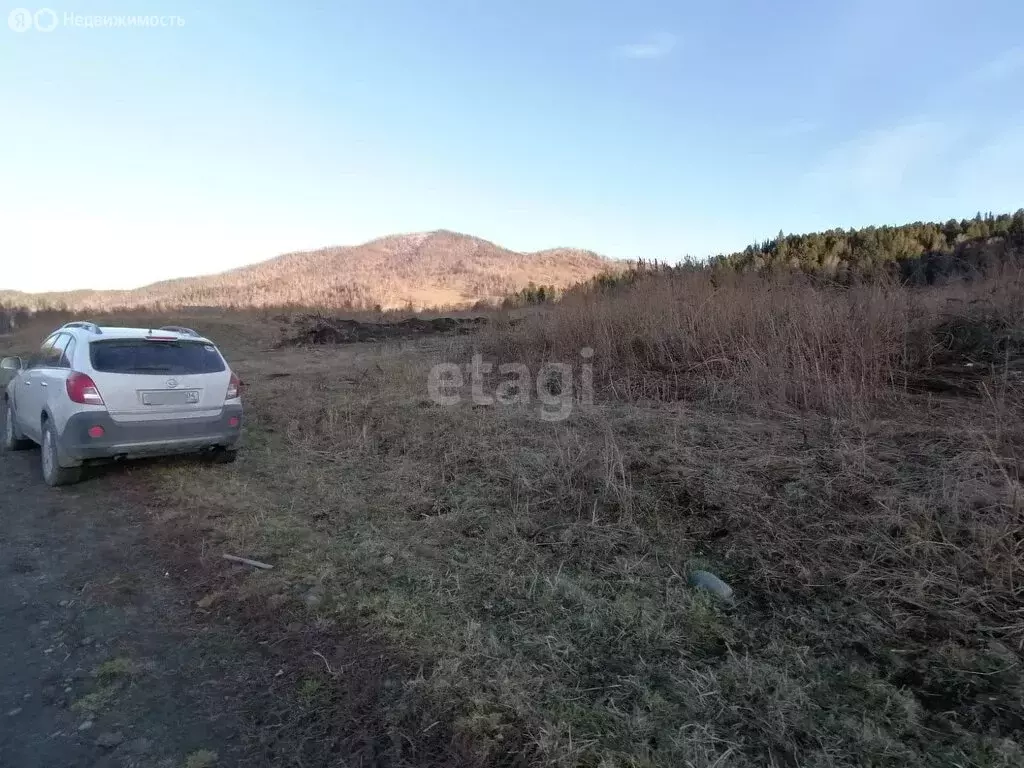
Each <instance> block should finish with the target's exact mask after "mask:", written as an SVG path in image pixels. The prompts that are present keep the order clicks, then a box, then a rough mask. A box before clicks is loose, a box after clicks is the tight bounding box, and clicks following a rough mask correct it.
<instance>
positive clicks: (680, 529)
mask: <svg viewBox="0 0 1024 768" xmlns="http://www.w3.org/2000/svg"><path fill="white" fill-rule="evenodd" d="M643 290H644V291H645V293H644V294H643V296H642V300H641V301H638V300H637V298H638V297H637V296H633V297H631V298H630V297H628V296H624V297H619V298H615V297H612V298H605V299H602V300H597V299H590V298H587V299H583V300H581V302H580V304H579V305H576V306H573V305H566V306H564V307H562V308H559V309H555V310H554V311H550V312H547V313H537V314H536V315H535V316H530V317H528V318H527V319H526V320H524V322H522V323H520V324H518V325H516V326H514V327H507V326H506V327H500V326H499V327H498V328H496V329H495V330H494V331H493V332H491V333H489V334H488V335H487V336H485V337H481V338H479V339H477V340H476V343H477V344H478V345H479V347H480V348H481V349H484V350H489V351H490V352H491V354H492V355H494V356H495V357H496V358H499V359H502V360H513V359H515V360H520V361H523V362H526V363H528V364H530V365H531V367H533V368H536V366H538V365H539V364H540V363H541V362H542V361H547V360H556V359H564V360H569V361H572V360H576V359H577V358H578V350H579V348H580V347H582V346H592V347H594V348H595V349H596V350H597V355H596V357H595V359H594V364H595V370H596V372H597V378H598V383H599V385H600V388H601V392H600V394H599V397H598V399H597V403H596V404H595V405H593V406H584V405H581V404H578V405H577V407H576V408H575V409H574V410H573V412H572V415H571V416H570V417H569V418H568V419H566V420H564V421H561V422H545V421H542V420H540V419H539V418H538V416H537V410H536V405H516V406H493V407H479V406H474V405H473V404H472V403H471V402H469V401H468V400H466V401H464V402H463V403H461V404H459V405H456V406H449V407H441V406H438V405H436V404H434V403H433V402H432V401H431V400H430V398H429V397H427V388H426V380H427V372H428V370H429V368H430V366H431V365H432V364H434V363H436V362H438V361H441V360H456V361H464V360H466V359H468V357H469V355H470V353H471V351H472V349H471V347H470V346H463V345H462V344H461V342H460V343H459V344H458V345H456V344H455V343H452V344H444V345H442V344H440V343H439V342H437V341H430V342H426V343H417V344H415V345H350V346H341V347H323V348H315V349H311V350H295V349H279V350H273V351H265V350H267V348H268V347H269V343H268V340H269V336H271V335H272V333H273V332H274V331H276V329H275V328H273V327H270V328H267V327H265V326H259V325H257V326H252V325H249V324H241V325H239V326H238V327H237V328H234V329H229V328H228V325H224V326H223V327H221V328H215V327H213V325H212V324H211V326H210V327H209V328H207V327H204V326H203V325H202V324H199V327H200V329H201V330H204V331H206V332H208V333H210V335H212V336H213V337H214V338H217V339H218V340H219V341H221V342H222V345H223V346H224V347H225V348H226V350H227V351H228V353H229V354H230V355H231V356H232V361H233V363H234V364H235V365H236V366H237V368H238V369H239V370H240V372H241V374H242V377H243V379H245V380H246V381H247V382H248V384H249V386H248V388H247V391H246V394H245V397H246V400H247V404H248V409H249V410H248V413H249V415H250V421H249V425H248V428H247V440H248V449H247V450H246V451H245V452H244V454H243V456H242V458H241V459H240V460H239V462H238V463H237V464H236V465H234V466H233V467H231V468H228V469H225V468H207V467H202V468H197V467H195V466H192V465H182V464H180V463H177V464H172V465H167V466H165V467H156V468H152V467H150V468H147V469H146V470H145V472H146V473H149V474H147V477H149V478H150V479H151V480H152V481H153V482H154V483H155V486H156V487H155V490H154V497H153V501H152V506H153V509H154V511H155V512H156V513H157V517H158V520H159V521H161V522H162V523H163V524H167V525H171V524H176V525H179V526H181V525H184V526H187V527H189V528H190V529H191V530H194V531H196V532H197V535H202V536H203V537H205V538H206V540H207V541H208V542H210V543H211V544H213V545H215V546H219V545H220V542H222V541H226V542H229V545H230V547H231V548H232V550H233V551H236V552H240V553H244V554H246V555H249V556H252V557H256V558H257V559H261V560H267V561H270V562H273V563H275V565H277V568H276V569H275V571H273V572H271V574H270V575H268V574H263V573H261V574H254V575H252V576H251V577H250V579H249V581H248V582H247V583H246V584H245V586H244V589H243V592H244V593H245V594H246V595H248V596H249V598H250V599H252V596H253V595H256V596H260V595H262V596H265V597H267V599H271V600H272V599H275V598H274V597H273V595H272V594H270V593H276V592H284V593H286V594H288V595H292V596H294V597H295V598H298V599H305V600H306V601H307V602H308V603H309V605H310V606H311V608H310V611H311V614H312V615H311V618H310V621H311V622H315V623H316V624H317V626H318V627H321V628H323V627H325V626H327V627H329V626H332V624H333V625H334V626H337V627H344V628H345V631H346V632H347V631H365V632H367V633H370V634H372V635H373V636H375V637H379V638H383V639H384V640H386V642H387V643H388V644H389V645H390V646H391V647H394V648H399V649H403V652H404V653H405V654H407V656H408V658H411V659H416V660H418V661H419V663H420V667H419V671H418V672H417V673H413V672H409V673H408V674H406V675H405V676H403V677H400V678H399V679H397V680H395V681H393V685H394V686H396V688H395V689H394V691H393V694H394V695H392V696H391V697H389V698H388V701H389V702H390V703H389V706H393V707H394V708H395V709H394V712H390V711H389V712H385V713H383V714H381V713H378V720H376V721H375V722H379V724H380V725H379V727H380V728H382V729H385V730H386V731H387V732H388V734H389V735H390V737H391V738H392V739H397V740H398V741H403V740H404V741H407V742H408V743H410V744H412V743H415V742H416V741H417V740H419V739H424V738H427V737H428V736H429V734H431V733H434V732H435V729H436V728H440V727H447V728H450V730H451V733H452V734H453V736H452V738H454V739H456V740H458V742H459V743H460V744H462V745H464V750H465V754H466V755H467V758H466V762H468V763H471V764H479V765H503V764H515V760H519V761H520V763H519V764H528V765H547V766H559V767H562V766H564V767H566V768H568V767H569V766H574V767H575V766H587V767H590V768H614V767H622V768H627V767H628V768H654V767H656V766H657V767H660V766H665V767H668V766H672V767H673V768H675V767H676V766H707V767H708V768H710V766H761V765H777V766H784V765H785V766H850V767H851V768H852V767H853V766H864V765H875V766H931V765H958V766H1016V765H1020V764H1022V762H1024V749H1022V743H1021V733H1022V729H1024V673H1022V667H1021V663H1022V660H1024V612H1022V609H1021V607H1020V606H1021V604H1022V603H1021V597H1022V594H1021V583H1022V579H1024V552H1022V546H1024V544H1022V541H1024V539H1022V531H1024V497H1022V495H1021V487H1020V477H1021V473H1022V470H1024V464H1022V456H1024V454H1022V450H1024V430H1022V428H1021V416H1022V415H1024V399H1022V397H1021V391H1020V387H1019V380H1018V379H1017V378H1016V377H1015V369H1014V368H1013V366H1012V365H1011V362H1012V360H1013V359H1014V358H1013V355H1014V354H1015V352H1013V350H1014V349H1016V347H1014V346H1013V345H1014V344H1015V343H1016V342H1015V341H1014V339H1016V338H1019V337H1018V336H1017V335H1015V334H1017V333H1018V332H1019V331H1020V328H1021V327H1022V326H1021V325H1020V323H1019V319H1020V314H1015V313H1018V312H1019V304H1018V303H1017V302H1019V294H1014V293H1013V292H1012V291H1010V290H1007V291H1006V292H1003V291H1001V290H997V291H996V292H995V293H991V292H989V290H990V289H989V287H982V286H975V287H974V288H972V289H962V288H950V289H947V290H946V291H945V292H944V293H931V294H928V293H924V294H920V295H910V294H907V293H902V292H901V291H900V289H897V288H887V289H868V288H865V289H855V290H853V291H851V292H849V293H842V292H835V291H831V290H818V289H814V288H812V287H809V286H803V285H789V286H785V285H779V286H766V287H764V291H763V292H762V290H761V289H758V290H756V291H754V290H752V289H751V287H750V285H748V284H744V283H742V282H737V283H736V284H730V285H724V286H722V285H719V286H718V287H717V288H716V287H715V286H711V285H707V284H704V285H701V284H698V285H696V286H690V287H687V288H684V287H682V286H678V285H671V284H669V285H651V286H645V287H644V288H643ZM961 290H969V291H970V292H969V293H968V294H965V295H959V294H958V295H955V296H954V293H955V292H956V291H961ZM701 291H703V293H701ZM694 292H695V293H694ZM1014 296H1016V297H1017V298H1014ZM950 298H956V299H958V300H960V301H959V303H955V304H950V303H949V301H948V299H950ZM978 298H980V299H982V301H980V302H976V303H974V304H971V303H969V302H970V301H971V300H974V299H978ZM690 304H692V305H693V306H692V307H691V306H689V305H690ZM955 307H958V309H955V312H954V308H955ZM951 315H953V316H956V317H959V318H960V321H959V322H957V323H954V324H953V325H952V326H950V325H949V324H948V323H949V319H950V316H951ZM993 318H996V319H998V322H997V321H996V320H995V319H993ZM1014 318H1016V320H1014ZM932 321H937V322H938V323H939V324H938V325H931V326H930V325H929V323H931V322H932ZM968 321H969V322H968ZM217 322H223V323H225V324H230V323H231V319H230V318H224V319H223V320H218V321H217ZM1014 322H1016V323H1017V325H1013V323H1014ZM211 323H213V321H212V320H211ZM943 323H946V324H943ZM950 328H956V329H964V328H974V329H975V331H972V332H971V333H967V334H966V335H967V336H971V334H972V333H973V334H975V335H977V336H978V337H979V338H981V339H982V341H981V342H980V343H973V344H967V343H966V342H964V344H966V346H963V345H961V342H960V341H958V340H957V339H960V338H961V336H962V335H964V334H961V333H960V331H957V332H956V333H953V332H951V331H950ZM978 329H981V330H978ZM972 338H973V336H972ZM471 344H472V342H471ZM983 347H984V348H988V349H990V350H992V354H988V353H986V355H987V356H978V359H979V360H982V359H984V360H985V361H988V362H986V366H987V367H986V371H987V373H986V375H985V376H984V377H983V378H981V379H978V380H976V381H974V384H975V386H974V394H972V395H971V396H967V395H960V396H957V397H950V396H948V395H939V394H925V395H921V394H917V393H915V392H914V391H911V388H909V387H908V386H906V381H907V377H908V375H909V373H911V372H918V373H922V372H923V374H928V372H929V371H931V370H932V368H934V367H935V366H939V365H941V366H944V367H943V372H944V373H943V375H944V376H948V375H950V374H949V371H948V370H947V368H948V365H949V364H950V361H951V360H954V359H955V360H960V359H961V358H963V357H964V356H965V355H966V356H968V357H969V356H970V355H972V354H974V353H975V352H977V351H978V350H979V349H981V348H983ZM997 361H998V362H997ZM964 365H966V364H964ZM963 370H964V371H966V370H967V368H964V369H963ZM693 567H704V568H708V569H710V570H712V571H714V572H716V573H718V574H719V575H721V576H722V577H723V578H725V579H726V580H727V581H728V582H729V583H730V584H732V585H733V587H735V589H736V591H737V595H738V603H737V605H736V607H735V608H730V607H728V606H724V605H720V604H718V603H715V602H713V601H712V600H711V599H709V598H708V597H707V596H705V595H703V594H701V593H697V592H694V591H693V590H692V589H691V588H690V587H689V586H688V585H687V582H686V575H687V570H688V569H690V568H693ZM332 663H333V660H332ZM332 671H333V672H335V673H337V672H338V670H337V669H332ZM321 675H322V677H320V678H317V679H316V680H315V681H314V682H310V683H308V684H305V687H304V688H303V691H304V693H303V691H300V694H301V695H308V696H313V692H315V691H319V690H322V688H321V686H327V687H330V686H338V687H342V688H344V687H345V686H346V685H348V683H347V682H346V681H347V679H348V678H347V677H346V672H345V671H344V670H342V672H341V673H340V674H329V673H328V671H327V670H326V669H325V670H323V672H322V673H321ZM390 684H391V683H389V685H390ZM307 689H308V690H307ZM395 691H397V693H395ZM406 700H408V701H413V700H415V701H424V700H425V701H433V702H436V703H437V707H436V711H439V712H444V713H446V715H445V716H446V717H448V718H449V720H450V722H446V723H444V724H443V725H436V726H435V724H433V723H425V722H421V723H419V724H416V723H414V722H412V721H410V720H409V718H408V717H407V715H406V713H405V712H403V710H402V702H403V701H406ZM396 734H398V735H397V736H396ZM326 762H327V758H326V757H325V758H324V763H323V764H326ZM306 764H318V763H316V762H315V760H314V761H313V762H310V761H309V758H308V757H307V760H306ZM379 764H382V765H384V764H394V765H398V764H406V763H399V762H397V761H389V760H388V759H384V758H381V760H380V762H379ZM410 764H411V763H410Z"/></svg>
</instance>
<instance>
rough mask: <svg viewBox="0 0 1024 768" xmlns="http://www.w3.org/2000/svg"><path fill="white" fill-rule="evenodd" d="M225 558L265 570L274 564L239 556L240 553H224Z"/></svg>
mask: <svg viewBox="0 0 1024 768" xmlns="http://www.w3.org/2000/svg"><path fill="white" fill-rule="evenodd" d="M222 557H223V558H224V559H225V560H230V561H231V562H233V563H245V564H246V565H251V566H253V567H254V568H262V569H263V570H265V571H269V570H271V569H272V568H273V567H274V566H272V565H270V564H269V563H261V562H260V561H259V560H250V559H249V558H248V557H238V555H227V554H225V555H222Z"/></svg>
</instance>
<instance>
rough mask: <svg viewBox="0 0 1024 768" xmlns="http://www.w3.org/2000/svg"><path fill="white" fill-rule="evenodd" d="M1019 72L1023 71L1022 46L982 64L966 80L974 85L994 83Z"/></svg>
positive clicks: (1023, 54) (1023, 55) (1023, 56)
mask: <svg viewBox="0 0 1024 768" xmlns="http://www.w3.org/2000/svg"><path fill="white" fill-rule="evenodd" d="M1021 70H1024V46H1017V47H1016V48H1010V49H1009V50H1007V51H1003V52H1002V53H1001V54H999V55H998V56H996V57H995V58H994V59H991V60H989V61H987V62H985V63H984V64H982V65H981V66H980V67H978V69H976V70H974V72H972V73H971V75H970V76H969V78H968V79H969V80H970V81H971V82H976V83H995V82H999V81H1000V80H1005V79H1007V78H1009V77H1012V76H1013V75H1015V74H1017V73H1018V72H1020V71H1021Z"/></svg>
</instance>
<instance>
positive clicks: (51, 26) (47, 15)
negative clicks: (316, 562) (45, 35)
mask: <svg viewBox="0 0 1024 768" xmlns="http://www.w3.org/2000/svg"><path fill="white" fill-rule="evenodd" d="M32 21H33V22H35V25H36V29H38V30H39V31H40V32H53V30H55V29H56V28H57V14H56V13H55V12H54V11H53V10H51V9H50V8H40V9H39V10H38V11H36V12H35V14H34V15H33V16H32Z"/></svg>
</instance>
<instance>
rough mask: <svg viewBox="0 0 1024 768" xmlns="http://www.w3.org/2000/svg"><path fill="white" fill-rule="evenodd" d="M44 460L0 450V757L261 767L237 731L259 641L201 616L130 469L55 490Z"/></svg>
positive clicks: (50, 763)
mask: <svg viewBox="0 0 1024 768" xmlns="http://www.w3.org/2000/svg"><path fill="white" fill-rule="evenodd" d="M38 462H39V455H38V451H26V452H22V453H15V454H0V510H2V512H0V617H2V620H0V680H2V681H3V685H2V687H0V766H2V767H3V768H37V767H38V768H72V767H77V766H118V767H122V766H125V767H127V766H139V767H140V768H141V767H142V766H147V767H148V766H154V767H156V766H160V767H161V768H162V767H164V766H168V767H169V766H174V767H177V766H182V765H185V764H186V761H187V760H189V758H191V760H192V761H193V763H194V764H195V765H207V764H209V765H214V764H215V765H217V766H218V767H220V766H233V765H258V764H260V763H261V761H260V760H258V759H256V758H255V757H254V756H253V755H251V754H246V750H245V748H244V747H243V743H244V739H243V738H242V737H241V734H242V733H243V724H242V716H241V714H240V713H241V711H242V707H243V705H242V703H241V702H240V701H239V696H238V692H239V691H242V690H244V689H245V685H244V684H243V683H244V679H243V678H244V676H245V674H246V666H245V664H244V663H242V664H240V663H239V661H240V660H242V661H244V660H245V658H246V655H247V654H248V653H249V652H248V651H247V650H246V649H245V648H242V647H239V643H238V641H237V640H236V639H235V637H234V636H233V634H232V633H231V632H230V631H228V630H226V629H224V628H217V627H214V626H209V625H204V624H202V623H201V622H200V621H199V620H198V619H197V617H196V615H195V613H196V612H195V609H194V607H193V605H192V600H191V599H189V598H187V597H186V596H185V595H184V594H183V593H182V590H181V589H180V588H179V587H178V586H177V583H176V580H175V578H174V575H173V574H171V573H169V572H168V570H167V567H168V566H165V565H162V564H161V560H160V558H159V557H157V556H155V554H154V552H153V551H152V546H151V542H150V541H149V539H148V537H147V534H146V526H145V524H144V522H143V520H144V516H145V511H144V509H142V508H141V506H140V505H136V506H133V505H131V504H129V503H126V502H125V501H120V500H119V498H120V497H121V494H119V493H118V490H119V488H120V486H123V485H124V484H125V483H126V482H127V481H128V480H129V478H128V477H127V475H126V471H125V470H114V471H111V472H108V473H107V474H106V475H103V476H100V477H98V478H95V479H92V480H90V481H89V482H87V483H85V484H83V485H80V486H73V487H71V488H70V489H51V488H48V487H46V486H45V485H43V483H42V481H41V480H40V478H39V473H38V472H39V471H38ZM128 471H131V470H128ZM254 663H256V664H258V663H259V661H258V660H254ZM204 750H206V751H205V752H204ZM212 753H216V754H217V760H216V763H213V762H211V759H212V757H213V755H212ZM204 760H205V761H206V762H204Z"/></svg>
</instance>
